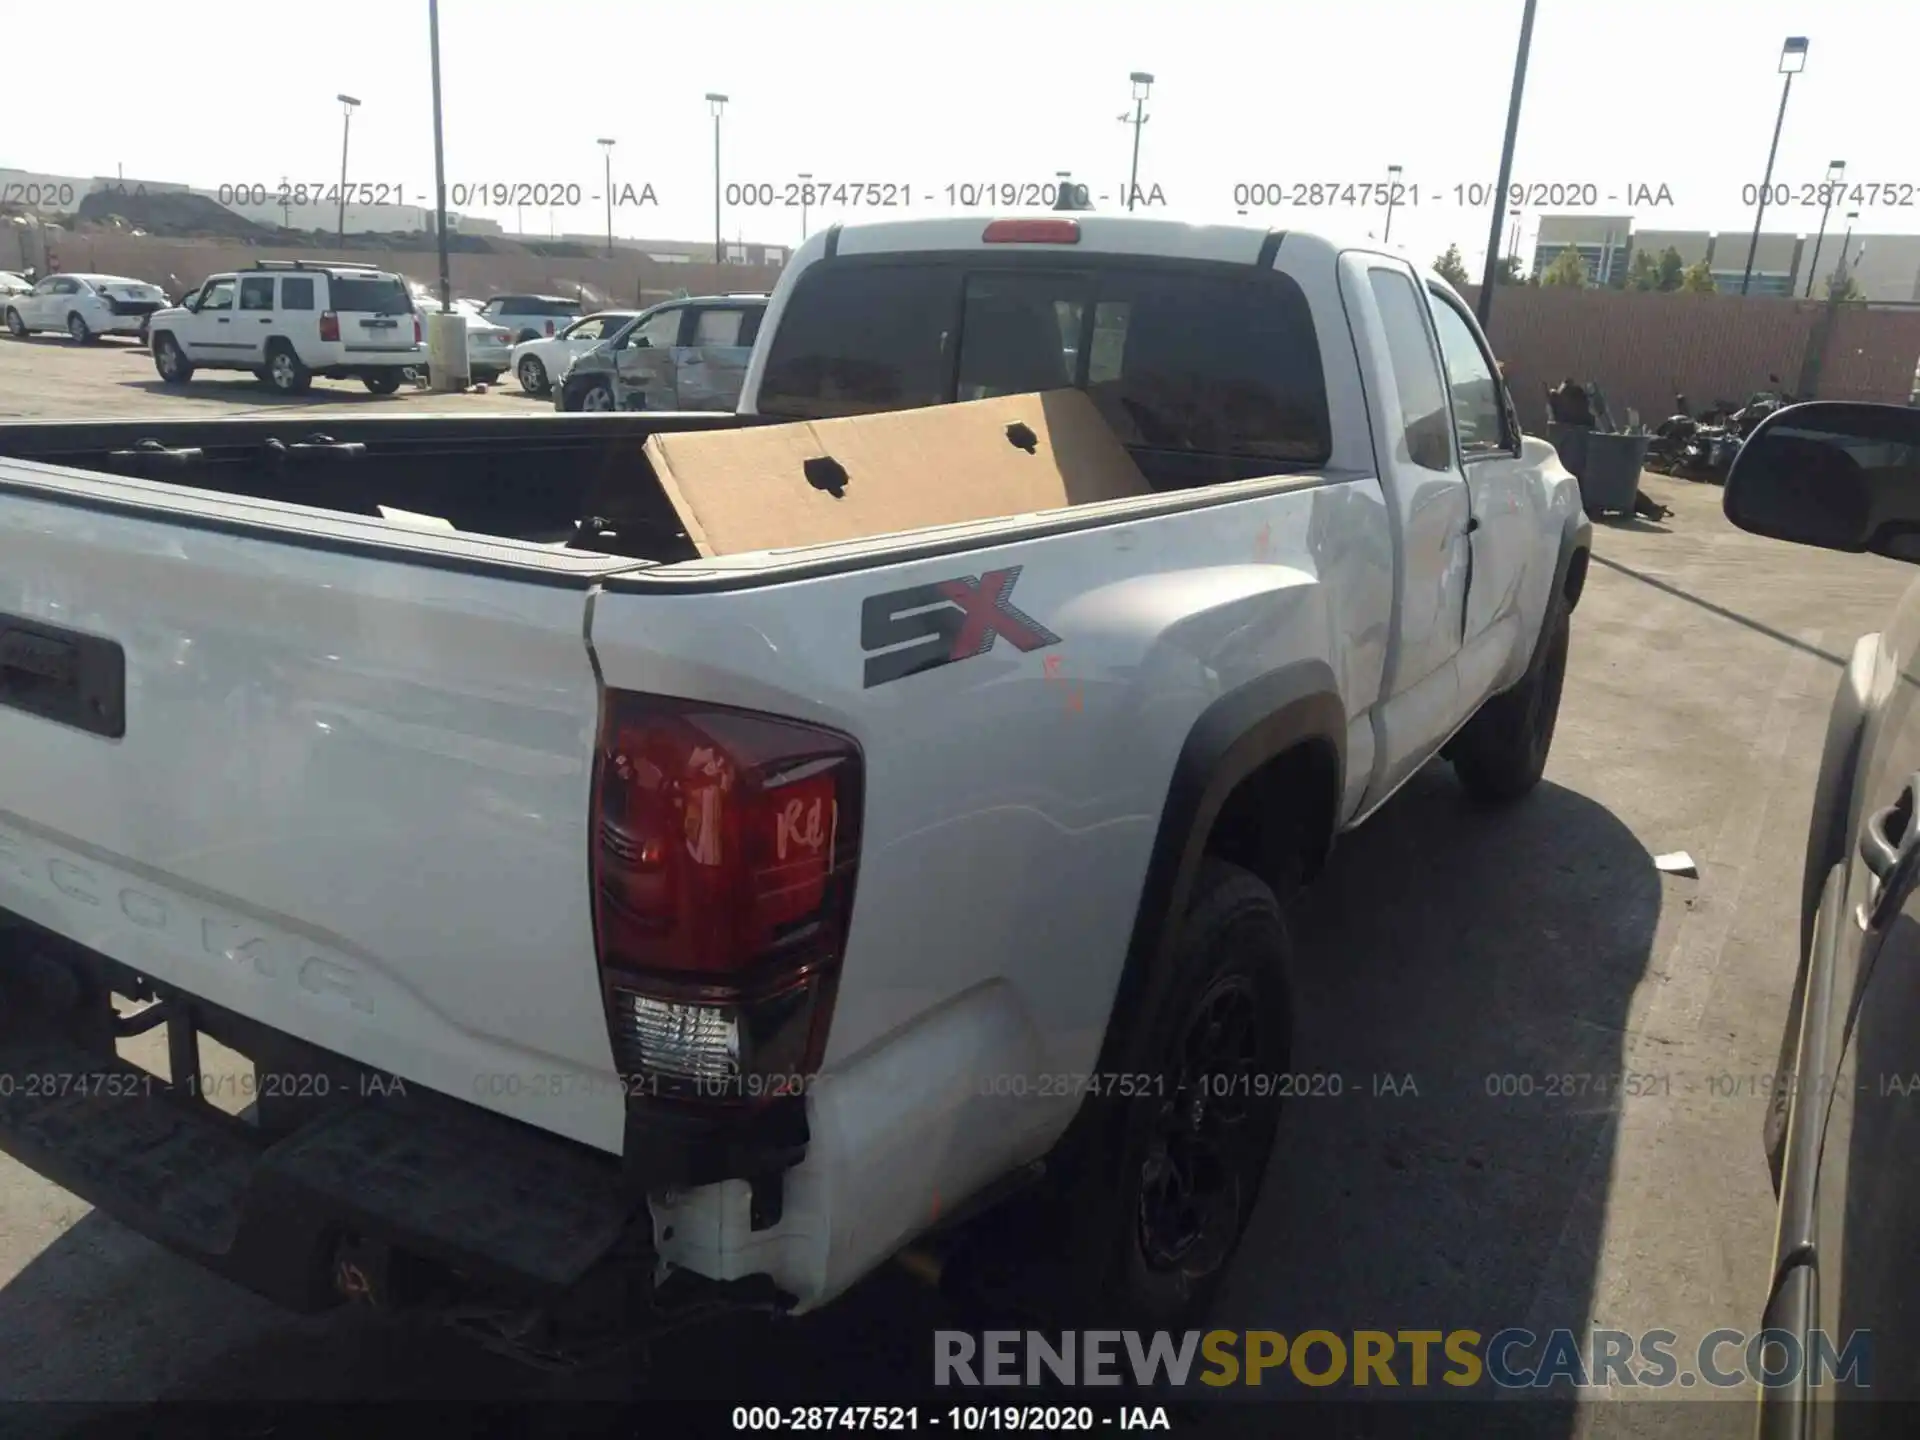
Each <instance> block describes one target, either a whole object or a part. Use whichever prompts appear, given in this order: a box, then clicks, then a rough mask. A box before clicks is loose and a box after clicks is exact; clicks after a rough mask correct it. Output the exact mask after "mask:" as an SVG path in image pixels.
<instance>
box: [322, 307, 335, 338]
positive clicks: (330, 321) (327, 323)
mask: <svg viewBox="0 0 1920 1440" xmlns="http://www.w3.org/2000/svg"><path fill="white" fill-rule="evenodd" d="M320 338H321V339H322V340H338V339H339V338H340V317H339V316H338V315H336V314H334V312H333V311H331V310H324V311H322V312H321V314H320Z"/></svg>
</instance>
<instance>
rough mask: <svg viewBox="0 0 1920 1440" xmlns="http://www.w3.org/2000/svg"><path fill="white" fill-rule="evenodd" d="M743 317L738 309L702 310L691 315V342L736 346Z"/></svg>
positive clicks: (738, 341)
mask: <svg viewBox="0 0 1920 1440" xmlns="http://www.w3.org/2000/svg"><path fill="white" fill-rule="evenodd" d="M744 318H745V317H744V316H742V315H741V313H740V312H739V311H738V310H702V311H700V312H699V313H698V314H697V315H695V316H694V317H693V343H694V344H695V345H726V346H737V345H739V343H740V322H741V320H742V319H744Z"/></svg>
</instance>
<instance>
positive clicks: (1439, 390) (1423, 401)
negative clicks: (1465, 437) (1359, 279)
mask: <svg viewBox="0 0 1920 1440" xmlns="http://www.w3.org/2000/svg"><path fill="white" fill-rule="evenodd" d="M1367 283H1368V284H1369V285H1370V286H1372V288H1373V303H1374V304H1375V305H1377V306H1378V307H1379V309H1380V323H1381V326H1382V327H1383V328H1384V329H1385V330H1386V332H1387V356H1388V359H1389V361H1390V363H1391V364H1392V365H1393V384H1394V388H1395V389H1397V390H1398V391H1399V392H1400V418H1401V422H1402V423H1403V424H1404V425H1405V426H1406V439H1407V457H1408V458H1409V459H1410V460H1412V461H1413V463H1414V464H1416V465H1418V466H1419V467H1420V468H1421V469H1422V470H1451V469H1452V468H1453V439H1452V436H1451V435H1450V434H1449V433H1448V427H1447V392H1446V390H1445V389H1444V388H1443V387H1442V385H1441V382H1440V366H1439V363H1438V362H1437V361H1436V360H1435V358H1434V354H1433V344H1432V342H1431V341H1430V340H1429V339H1428V338H1427V320H1426V316H1424V315H1423V314H1421V313H1420V312H1421V310H1422V308H1423V307H1422V306H1421V304H1420V292H1419V290H1417V289H1416V288H1415V287H1414V283H1413V280H1412V278H1411V277H1410V276H1407V275H1403V274H1401V273H1400V272H1399V271H1398V270H1386V269H1370V270H1368V271H1367Z"/></svg>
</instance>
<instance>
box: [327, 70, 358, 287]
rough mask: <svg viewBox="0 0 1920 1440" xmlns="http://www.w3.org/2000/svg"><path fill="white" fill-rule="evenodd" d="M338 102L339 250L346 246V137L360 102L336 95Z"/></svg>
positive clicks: (335, 241)
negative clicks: (355, 108)
mask: <svg viewBox="0 0 1920 1440" xmlns="http://www.w3.org/2000/svg"><path fill="white" fill-rule="evenodd" d="M333 98H334V99H336V100H338V101H339V102H340V228H339V231H338V233H337V234H336V235H335V236H334V244H335V245H337V246H339V247H340V248H341V249H345V248H346V244H347V137H348V136H349V135H350V134H352V132H353V111H354V107H355V106H356V105H358V104H359V103H360V102H359V101H358V100H356V99H354V98H353V96H351V95H336V96H334V97H333Z"/></svg>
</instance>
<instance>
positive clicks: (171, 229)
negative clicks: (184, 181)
mask: <svg viewBox="0 0 1920 1440" xmlns="http://www.w3.org/2000/svg"><path fill="white" fill-rule="evenodd" d="M77 214H78V216H79V218H80V220H81V221H82V222H86V221H92V222H93V223H95V224H108V223H110V222H112V221H114V220H119V221H120V222H121V223H122V225H124V226H127V227H130V228H133V229H137V230H144V231H146V232H147V233H148V234H149V235H163V236H169V237H173V236H179V237H185V236H210V237H215V238H218V239H222V240H267V239H271V238H273V236H274V233H275V232H274V231H272V230H269V229H268V228H267V227H266V226H264V225H256V224H254V223H253V221H251V220H248V219H245V218H243V217H241V216H239V215H236V214H234V213H233V211H231V210H229V209H227V207H226V206H224V205H221V204H219V203H218V202H216V201H214V200H211V199H209V198H208V197H207V196H205V195H195V194H192V193H191V192H189V191H185V190H143V189H134V190H121V189H118V188H114V189H105V190H95V191H93V192H92V193H91V194H89V195H86V196H84V197H83V198H82V199H81V201H80V209H79V211H78V212H77Z"/></svg>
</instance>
